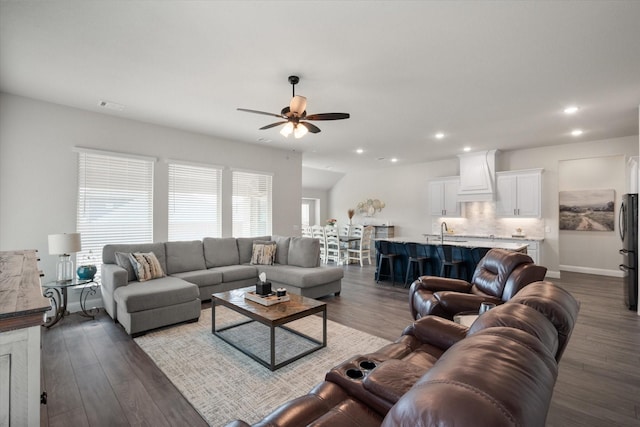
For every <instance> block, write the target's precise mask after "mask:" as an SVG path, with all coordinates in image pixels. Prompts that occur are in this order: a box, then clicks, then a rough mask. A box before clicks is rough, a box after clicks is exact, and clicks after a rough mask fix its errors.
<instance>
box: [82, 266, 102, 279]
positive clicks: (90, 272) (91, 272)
mask: <svg viewBox="0 0 640 427" xmlns="http://www.w3.org/2000/svg"><path fill="white" fill-rule="evenodd" d="M97 271H98V268H97V267H96V266H95V265H93V264H91V265H81V266H80V267H78V270H77V273H78V278H79V279H80V280H93V278H94V277H95V275H96V273H97Z"/></svg>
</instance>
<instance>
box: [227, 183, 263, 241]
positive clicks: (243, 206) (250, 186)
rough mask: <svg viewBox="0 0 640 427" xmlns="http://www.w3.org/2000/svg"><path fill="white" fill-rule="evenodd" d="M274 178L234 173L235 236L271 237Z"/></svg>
mask: <svg viewBox="0 0 640 427" xmlns="http://www.w3.org/2000/svg"><path fill="white" fill-rule="evenodd" d="M272 178H273V177H272V176H271V175H268V174H264V173H259V172H244V171H233V236H234V237H254V236H265V235H271V181H272Z"/></svg>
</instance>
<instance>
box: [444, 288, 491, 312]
mask: <svg viewBox="0 0 640 427" xmlns="http://www.w3.org/2000/svg"><path fill="white" fill-rule="evenodd" d="M434 296H435V297H436V299H437V300H438V301H439V302H440V307H441V308H442V309H443V310H444V311H446V312H447V313H449V314H450V315H451V316H453V315H454V314H457V313H461V312H463V311H476V312H477V311H478V310H479V309H480V304H482V303H483V302H492V303H494V304H496V305H497V304H502V300H501V299H500V298H494V297H490V296H488V295H475V294H462V293H460V292H436V293H435V294H434Z"/></svg>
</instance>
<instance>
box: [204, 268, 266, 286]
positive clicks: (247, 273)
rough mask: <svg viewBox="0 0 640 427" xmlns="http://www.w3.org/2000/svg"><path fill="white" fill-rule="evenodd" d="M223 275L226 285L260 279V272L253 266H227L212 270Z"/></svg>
mask: <svg viewBox="0 0 640 427" xmlns="http://www.w3.org/2000/svg"><path fill="white" fill-rule="evenodd" d="M211 271H215V272H218V273H220V274H222V281H223V282H224V283H229V282H235V281H237V280H247V279H256V281H257V279H258V270H257V268H256V267H255V266H253V265H225V266H224V267H216V268H215V269H213V270H211Z"/></svg>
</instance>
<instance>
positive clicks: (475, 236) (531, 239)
mask: <svg viewBox="0 0 640 427" xmlns="http://www.w3.org/2000/svg"><path fill="white" fill-rule="evenodd" d="M422 236H423V237H424V238H427V237H428V238H429V241H431V240H433V239H438V240H440V235H439V234H435V233H433V234H429V233H426V234H423V235H422ZM458 237H459V238H466V239H491V240H522V241H525V242H542V241H544V237H534V236H526V235H525V236H524V237H514V236H497V235H495V236H494V235H488V234H458V233H453V234H450V233H445V235H444V238H445V239H452V238H458ZM423 241H424V239H423Z"/></svg>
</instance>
